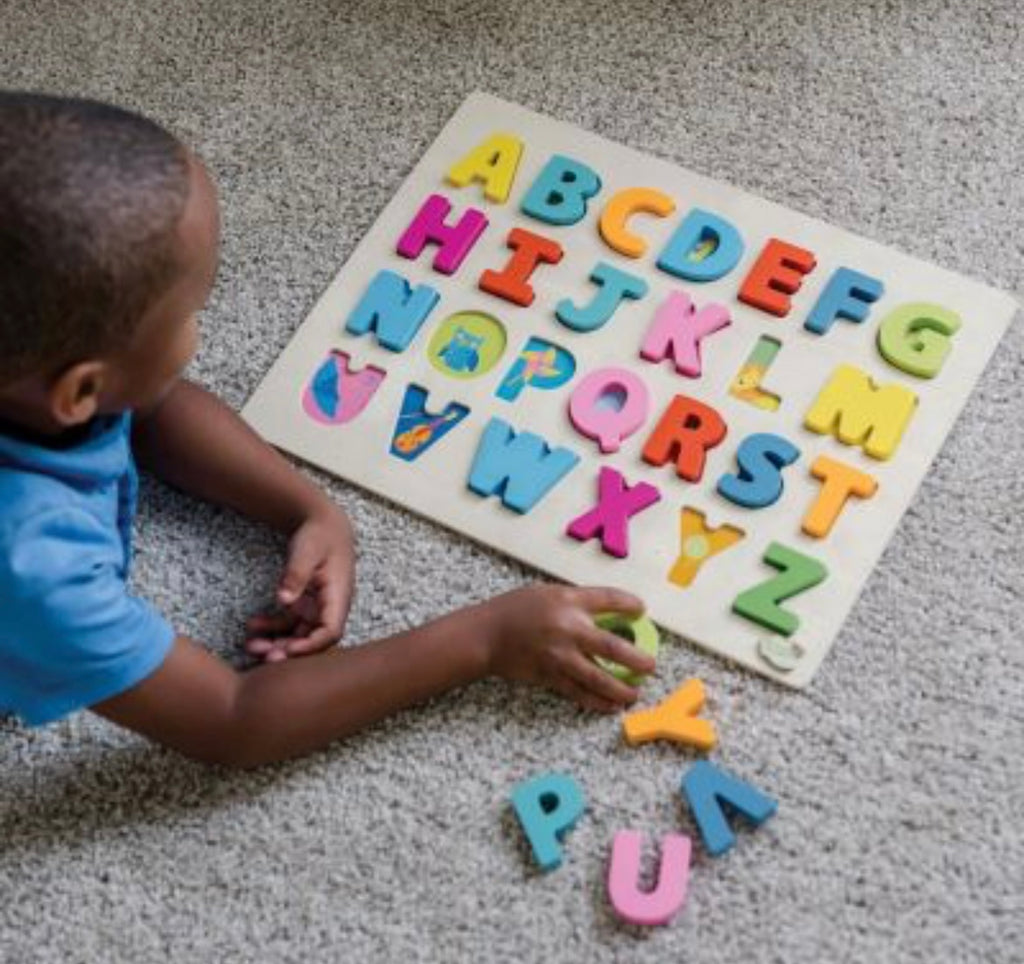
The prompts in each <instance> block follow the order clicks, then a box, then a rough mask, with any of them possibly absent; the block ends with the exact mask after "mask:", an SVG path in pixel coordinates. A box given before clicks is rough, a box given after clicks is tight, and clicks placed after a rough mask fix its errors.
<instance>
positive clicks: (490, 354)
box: [427, 311, 508, 381]
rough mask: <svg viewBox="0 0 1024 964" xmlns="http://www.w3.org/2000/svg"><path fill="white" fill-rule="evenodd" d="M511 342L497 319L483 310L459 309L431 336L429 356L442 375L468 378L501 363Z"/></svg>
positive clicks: (483, 373)
mask: <svg viewBox="0 0 1024 964" xmlns="http://www.w3.org/2000/svg"><path fill="white" fill-rule="evenodd" d="M507 341H508V339H507V336H506V335H505V326H504V325H503V324H502V323H501V322H500V321H498V319H497V318H495V317H493V316H492V315H487V314H484V313H483V312H482V311H457V312H455V314H454V315H449V316H448V317H447V318H446V319H445V320H444V321H443V322H442V323H441V324H440V325H438V327H437V330H436V331H435V332H434V334H433V335H431V337H430V343H429V344H428V345H427V357H428V358H429V359H430V364H431V365H433V366H434V368H436V369H437V370H438V371H439V372H441V374H442V375H447V376H448V377H449V378H457V379H459V380H460V381H466V380H469V379H473V378H479V377H480V376H481V375H486V374H487V372H489V371H490V370H491V369H492V368H493V367H494V366H495V365H497V364H498V361H499V359H500V358H501V356H502V355H503V354H504V353H505V345H506V343H507Z"/></svg>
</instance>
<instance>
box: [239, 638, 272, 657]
mask: <svg viewBox="0 0 1024 964" xmlns="http://www.w3.org/2000/svg"><path fill="white" fill-rule="evenodd" d="M273 648H274V643H273V641H272V640H269V639H262V638H259V637H257V638H255V639H247V640H246V641H245V651H246V652H247V653H252V655H253V656H262V655H264V654H265V653H269V652H270V651H271V650H272V649H273Z"/></svg>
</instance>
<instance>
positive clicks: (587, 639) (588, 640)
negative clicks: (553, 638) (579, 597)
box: [580, 626, 656, 673]
mask: <svg viewBox="0 0 1024 964" xmlns="http://www.w3.org/2000/svg"><path fill="white" fill-rule="evenodd" d="M580 645H581V647H582V648H583V650H584V651H585V652H586V653H588V654H589V655H590V656H600V657H602V658H603V659H610V660H611V661H612V662H613V663H618V664H619V665H620V666H625V667H626V668H627V669H631V670H634V671H635V672H637V673H653V672H654V670H655V666H656V664H655V662H654V659H653V658H652V657H650V656H648V655H647V654H646V653H644V652H641V651H640V650H639V649H637V647H636V646H634V645H633V644H632V643H629V642H626V640H624V639H620V638H619V637H618V636H616V635H615V633H610V632H608V631H607V630H604V629H601V628H600V627H598V626H594V627H593V629H592V630H590V631H589V632H587V634H586V635H585V636H584V637H583V639H582V640H581V641H580Z"/></svg>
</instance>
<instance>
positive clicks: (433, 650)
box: [0, 93, 653, 766]
mask: <svg viewBox="0 0 1024 964" xmlns="http://www.w3.org/2000/svg"><path fill="white" fill-rule="evenodd" d="M218 234H219V227H218V215H217V200H216V194H215V190H214V186H213V184H212V182H211V180H210V177H209V175H208V173H207V171H206V169H205V168H204V167H203V164H202V163H201V162H200V161H199V160H198V158H197V157H196V156H195V155H194V154H192V153H190V152H189V151H188V150H187V149H186V148H185V147H184V146H183V145H182V144H181V143H180V142H178V141H177V140H175V139H174V138H173V137H172V136H171V135H170V134H168V133H167V132H166V131H164V130H163V129H161V128H160V127H158V126H156V125H155V124H153V123H152V122H150V121H148V120H145V119H144V118H141V117H138V116H136V115H134V114H130V113H127V112H125V111H122V110H118V109H116V108H113V107H110V106H107V105H102V104H97V103H92V102H87V101H77V100H67V99H60V98H53V97H45V96H39V95H32V94H21V93H0V606H2V609H0V713H13V714H17V715H18V716H20V717H21V718H22V719H23V720H24V721H25V722H26V723H28V724H32V725H36V724H42V723H46V722H48V721H51V720H54V719H57V718H59V717H61V716H63V715H66V714H68V713H70V712H72V711H74V710H76V709H79V708H82V707H86V706H88V707H91V708H92V709H93V710H94V711H95V712H97V713H99V714H101V715H102V716H104V717H106V718H107V719H110V720H113V721H114V722H115V723H118V724H120V725H122V726H126V727H129V728H131V729H133V730H136V731H138V732H139V733H142V734H145V735H146V736H147V737H149V738H151V739H153V740H156V741H158V742H160V743H163V744H166V745H168V746H171V747H174V748H176V749H178V750H179V751H181V752H183V753H185V754H188V755H190V756H193V757H197V758H199V759H203V760H209V761H216V762H221V763H225V764H231V765H239V766H252V765H256V764H259V763H263V762H268V761H271V760H277V759H281V758H285V757H289V756H293V755H296V754H299V753H303V752H306V751H309V750H312V749H313V748H315V747H318V746H321V745H323V744H325V743H327V742H329V741H330V740H332V739H335V738H337V737H340V736H343V735H345V734H348V733H351V732H353V731H355V730H357V729H359V728H360V727H362V726H365V725H366V724H368V723H370V722H371V721H373V720H376V719H379V718H381V717H383V716H386V715H387V714H389V713H392V712H394V711H396V710H398V709H399V708H401V707H404V706H407V705H409V704H412V703H415V702H417V701H420V700H424V699H426V698H428V697H430V696H432V695H435V694H438V693H441V692H443V691H445V690H447V689H450V688H452V687H457V686H461V685H463V684H466V683H469V682H471V681H473V680H476V679H480V678H482V677H485V676H492V675H493V676H499V677H502V678H504V679H508V680H522V681H527V682H531V683H536V684H540V685H545V686H548V687H550V688H552V689H554V690H557V691H558V692H560V693H563V694H565V695H566V696H568V697H570V698H571V699H573V700H575V701H576V702H578V703H580V704H581V705H583V706H585V707H589V708H591V709H596V710H602V711H613V710H615V709H616V708H618V707H619V706H622V705H625V704H628V703H631V702H632V701H633V700H634V699H635V698H636V691H635V690H634V689H633V688H632V687H629V686H627V685H625V684H624V683H621V682H619V681H618V680H616V679H614V678H613V677H612V676H610V675H609V674H607V673H605V672H604V671H602V670H601V669H599V668H598V667H597V666H596V665H595V664H594V662H593V661H592V657H594V656H602V657H606V658H609V659H612V660H614V661H615V662H618V663H621V664H623V665H625V666H628V667H630V668H632V669H634V670H637V671H639V672H650V671H651V670H652V669H653V663H652V662H651V660H650V659H648V658H647V657H645V656H643V655H642V654H640V653H639V651H638V650H636V649H635V648H634V647H633V646H631V645H629V644H628V643H626V642H624V641H623V640H621V639H619V638H618V637H616V636H614V635H612V634H610V633H607V632H604V631H602V630H600V629H598V628H597V627H596V626H595V625H594V621H593V616H594V614H595V613H598V612H601V611H604V610H621V611H639V609H640V608H641V605H642V604H641V603H640V601H639V600H638V599H636V598H635V597H633V596H631V595H629V594H627V593H623V592H620V591H618V590H614V589H572V588H566V587H557V586H544V585H536V586H531V587H528V588H525V589H521V590H518V591H516V592H512V593H509V594H507V595H504V596H500V597H497V598H495V599H492V600H489V601H488V602H485V603H482V604H480V605H476V606H472V607H469V608H467V609H464V610H460V611H458V612H454V613H451V614H450V615H448V616H445V617H443V618H441V619H438V620H436V621H435V622H432V623H429V624H427V625H425V626H421V627H419V628H418V629H413V630H410V631H409V632H404V633H399V634H398V635H396V636H392V637H390V638H387V639H381V640H377V641H375V642H372V643H368V644H366V645H362V646H358V647H355V648H350V649H342V648H340V647H338V646H336V645H335V644H336V643H337V641H338V639H339V638H340V637H341V634H342V629H343V626H344V623H345V618H346V615H347V612H348V607H349V602H350V599H351V593H352V579H353V551H352V531H351V528H350V526H349V522H348V520H347V518H346V517H345V515H344V514H343V513H342V512H341V510H340V509H339V508H338V507H336V506H335V505H334V504H333V503H332V502H331V501H330V500H329V499H328V498H327V497H326V496H325V495H323V493H321V492H320V491H319V490H318V489H317V488H316V487H314V486H313V485H312V484H311V483H310V482H308V481H307V480H306V479H305V478H304V477H303V476H302V475H300V474H299V473H298V472H296V471H295V470H294V469H293V468H292V467H291V466H290V465H289V463H288V462H286V461H285V460H284V459H283V458H282V457H281V456H280V455H278V454H277V453H276V452H275V451H274V450H273V449H271V448H270V447H269V446H268V445H266V444H265V443H264V442H263V441H261V440H260V439H259V437H257V436H256V435H255V434H254V433H253V432H252V431H250V430H249V428H248V427H247V426H246V425H245V424H244V423H243V422H242V421H241V420H240V419H239V418H238V417H237V416H236V415H235V414H234V413H233V412H231V411H230V410H229V409H228V408H227V407H226V406H224V405H223V404H222V403H220V402H218V401H217V400H216V399H215V398H214V397H213V396H212V395H210V394H208V393H207V392H205V391H204V390H203V389H201V388H199V387H198V386H196V385H193V384H191V383H189V382H188V381H186V380H184V379H183V378H182V377H181V374H182V371H183V370H184V368H185V366H186V364H187V363H188V361H189V359H190V358H191V357H192V355H193V353H194V352H195V350H196V346H197V340H198V333H197V328H196V314H197V312H198V311H200V310H201V308H202V307H203V305H204V303H205V301H206V299H207V296H208V295H209V292H210V289H211V287H212V285H213V280H214V274H215V271H216V266H217V247H218ZM133 453H134V456H137V458H138V461H139V463H140V464H141V465H143V466H144V467H145V468H147V469H149V470H151V471H152V472H154V473H155V474H157V475H158V476H160V477H162V478H163V479H165V480H167V481H168V482H170V483H171V484H172V485H175V486H178V487H180V488H181V489H184V490H186V491H188V492H191V493H194V494H195V495H198V496H200V497H202V498H205V499H209V500H211V501H215V502H219V503H222V504H224V505H228V506H231V507H232V508H234V509H236V510H238V511H240V512H242V513H244V514H246V515H247V516H250V517H252V518H253V519H257V520H260V521H262V522H265V523H267V524H268V525H271V526H273V527H275V528H276V529H278V530H280V531H282V532H285V533H287V534H288V535H289V536H290V542H289V549H288V559H287V564H286V567H285V571H284V576H283V578H282V580H281V583H280V588H279V590H278V594H277V603H278V605H279V610H278V611H277V612H276V613H274V614H272V615H265V616H257V617H255V618H254V619H253V620H251V621H250V624H249V634H250V638H249V640H248V643H247V648H248V649H249V651H250V652H251V653H253V654H254V655H255V656H257V657H260V659H261V665H259V666H258V667H256V668H255V669H253V670H251V671H249V672H246V673H237V672H235V671H234V670H233V669H232V668H231V667H230V666H228V665H227V664H226V663H224V662H223V661H221V660H219V659H217V658H216V657H215V656H213V655H211V654H210V653H209V652H208V651H207V650H206V649H204V648H203V647H202V646H200V645H198V644H197V643H196V642H194V641H192V640H190V639H187V638H185V637H183V636H179V635H176V634H175V632H174V630H173V629H172V628H171V627H170V626H169V625H168V624H167V622H166V621H165V620H164V619H163V618H162V617H161V616H160V615H159V614H158V613H157V612H155V611H154V610H153V609H152V608H151V607H150V606H149V605H148V604H147V603H145V602H144V601H142V600H139V599H137V598H136V597H134V596H132V595H131V594H130V593H129V591H128V589H127V586H126V579H127V575H128V567H129V559H130V553H131V524H132V518H133V514H134V509H135V495H136V487H137V482H136V475H135V468H134V461H133Z"/></svg>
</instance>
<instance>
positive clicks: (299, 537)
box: [245, 506, 355, 663]
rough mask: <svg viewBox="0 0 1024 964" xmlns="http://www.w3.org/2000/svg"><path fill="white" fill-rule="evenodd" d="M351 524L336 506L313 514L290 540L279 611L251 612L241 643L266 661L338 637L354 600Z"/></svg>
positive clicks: (322, 645)
mask: <svg viewBox="0 0 1024 964" xmlns="http://www.w3.org/2000/svg"><path fill="white" fill-rule="evenodd" d="M354 572H355V558H354V550H353V539H352V526H351V525H350V523H349V521H348V518H347V517H346V516H345V514H344V513H343V512H341V511H340V510H339V509H337V508H336V507H334V506H331V507H329V508H324V509H323V510H320V511H318V512H317V513H315V514H313V515H311V516H310V517H309V518H308V519H307V520H306V521H305V522H303V523H302V524H301V525H300V526H299V528H298V529H296V530H295V532H294V533H293V535H292V537H291V541H290V542H289V544H288V562H287V564H286V566H285V571H284V575H283V576H282V577H281V582H280V584H279V586H278V590H277V603H278V605H279V606H280V609H279V611H277V612H274V613H268V614H263V615H258V616H253V617H252V618H251V619H250V620H249V622H248V625H247V629H248V636H249V638H248V640H247V641H246V644H245V648H246V649H247V650H248V651H249V652H250V653H251V654H253V655H254V656H262V657H263V659H265V660H266V661H267V662H268V663H276V662H280V661H281V660H283V659H287V658H288V657H289V656H303V655H306V654H307V653H315V652H317V651H318V650H321V649H326V648H327V647H328V646H333V645H334V644H335V643H336V642H337V641H338V640H339V639H341V635H342V632H343V631H344V629H345V620H346V619H347V618H348V611H349V607H350V606H351V605H352V583H353V575H354Z"/></svg>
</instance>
